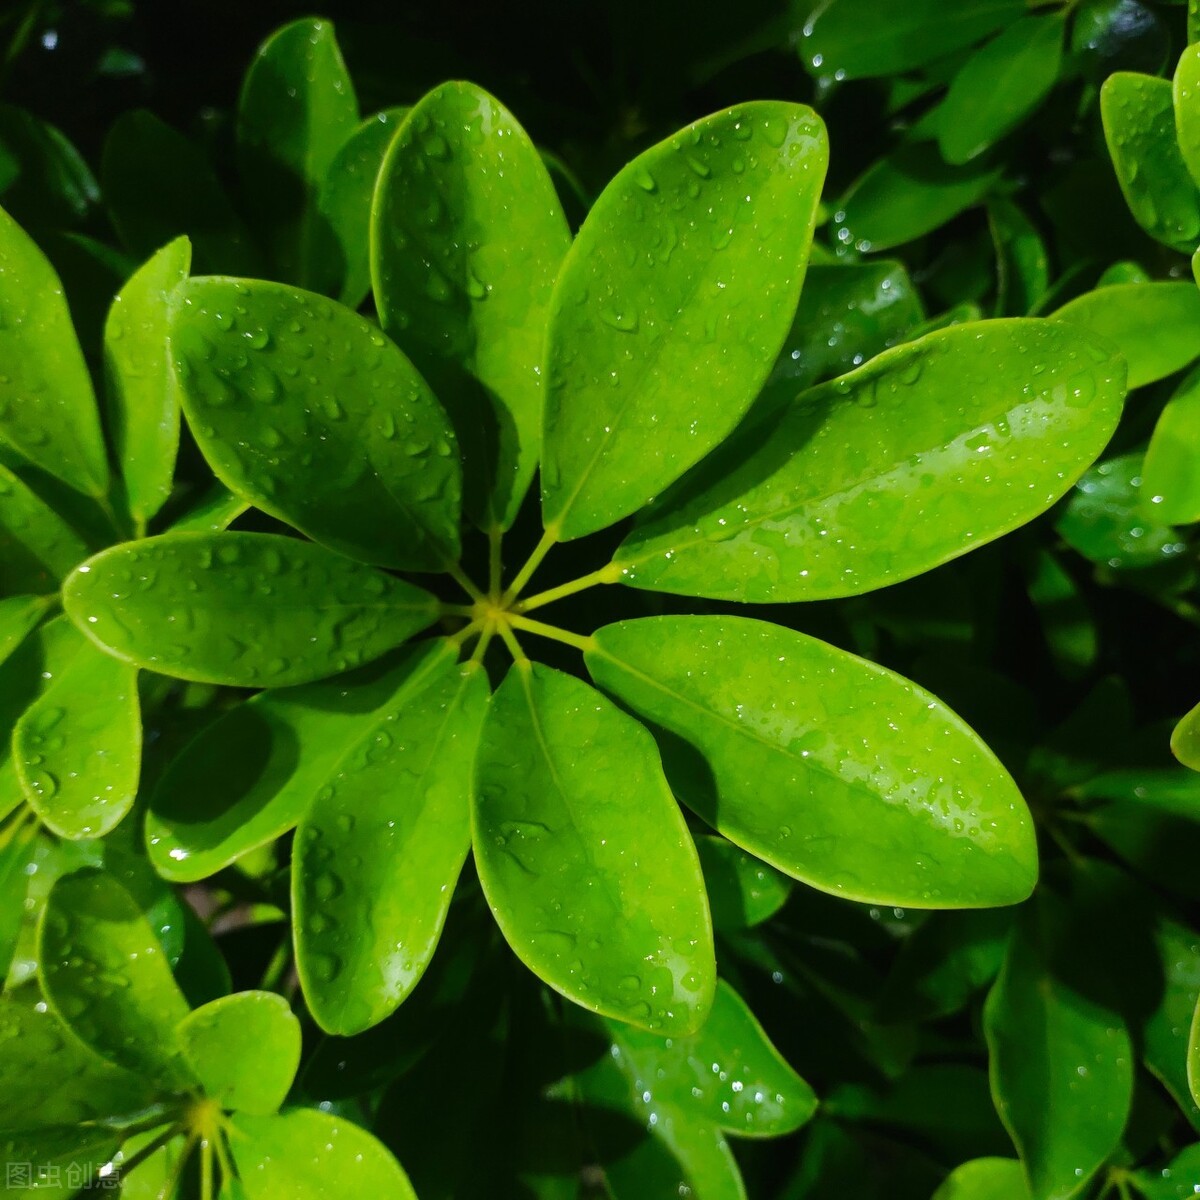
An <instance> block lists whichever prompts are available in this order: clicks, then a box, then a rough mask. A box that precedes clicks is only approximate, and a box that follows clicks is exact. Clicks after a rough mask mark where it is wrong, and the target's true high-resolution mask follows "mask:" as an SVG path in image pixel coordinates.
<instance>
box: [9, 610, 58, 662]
mask: <svg viewBox="0 0 1200 1200" xmlns="http://www.w3.org/2000/svg"><path fill="white" fill-rule="evenodd" d="M52 603H53V599H52V598H51V597H49V596H9V597H8V599H6V600H0V665H2V664H3V663H4V660H5V659H6V658H8V656H9V655H10V654H12V652H13V651H14V650H15V649H16V648H17V647H18V646H19V645H20V644H21V643H22V642H23V641H24V640H25V639H26V638H27V637H28V636H29V634H30V633H32V632H33V630H34V629H35V628H36V627H37V624H38V622H39V621H41V619H42V617H44V616H45V615H46V610H47V609H48V608H49V607H50V605H51V604H52Z"/></svg>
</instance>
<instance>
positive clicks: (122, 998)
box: [38, 871, 192, 1089]
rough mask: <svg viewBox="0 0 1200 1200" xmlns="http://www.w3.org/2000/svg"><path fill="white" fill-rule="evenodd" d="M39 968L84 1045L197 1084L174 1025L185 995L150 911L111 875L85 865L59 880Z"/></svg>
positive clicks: (53, 1001)
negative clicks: (147, 914)
mask: <svg viewBox="0 0 1200 1200" xmlns="http://www.w3.org/2000/svg"><path fill="white" fill-rule="evenodd" d="M38 969H39V975H40V978H41V984H42V990H43V992H44V993H45V996H46V1000H47V1001H48V1002H49V1004H50V1006H51V1007H52V1008H53V1009H54V1011H55V1012H56V1013H57V1014H58V1016H59V1017H60V1019H61V1020H62V1021H63V1023H64V1024H65V1025H66V1026H67V1027H68V1028H69V1029H70V1030H71V1032H72V1033H73V1034H74V1035H75V1036H76V1037H77V1038H79V1040H80V1041H81V1042H83V1044H84V1045H85V1046H88V1047H90V1048H91V1049H92V1050H94V1051H95V1052H96V1053H97V1054H99V1055H100V1056H101V1057H102V1058H105V1059H107V1060H108V1061H109V1062H112V1063H115V1064H116V1065H118V1066H121V1067H125V1068H126V1069H128V1070H130V1071H133V1072H135V1073H137V1074H141V1075H146V1076H147V1077H150V1078H153V1079H155V1080H157V1081H159V1082H160V1083H162V1084H164V1085H166V1086H167V1087H169V1088H172V1089H180V1088H186V1087H188V1086H190V1085H191V1083H192V1074H191V1071H190V1070H189V1068H188V1067H187V1065H186V1064H185V1063H184V1062H183V1061H182V1060H181V1059H180V1056H179V1041H178V1037H177V1035H176V1032H175V1027H176V1026H177V1025H178V1024H179V1022H180V1021H182V1020H183V1018H184V1017H186V1016H187V1013H188V1005H187V1001H186V1000H185V999H184V998H183V993H182V992H181V991H180V990H179V988H178V986H177V985H176V983H175V980H174V979H172V978H171V970H170V967H169V966H168V965H167V961H166V957H165V955H164V954H163V952H162V947H161V946H160V945H159V942H158V939H157V938H156V937H155V936H154V931H153V930H152V929H151V928H150V925H149V923H148V922H147V920H146V918H145V916H143V914H142V912H141V910H140V909H139V908H138V906H137V904H136V903H135V902H134V900H133V898H132V897H131V896H130V895H129V893H128V892H127V891H125V889H124V888H123V887H121V885H120V884H119V883H117V882H116V880H115V879H113V878H112V876H111V875H106V874H104V873H103V872H100V871H79V872H77V873H76V874H74V875H68V876H66V877H64V878H62V879H60V880H59V881H58V882H57V883H56V884H55V885H54V889H53V890H52V891H51V893H50V896H49V899H48V900H47V901H46V908H45V911H44V912H43V914H42V920H41V925H40V927H39V930H38Z"/></svg>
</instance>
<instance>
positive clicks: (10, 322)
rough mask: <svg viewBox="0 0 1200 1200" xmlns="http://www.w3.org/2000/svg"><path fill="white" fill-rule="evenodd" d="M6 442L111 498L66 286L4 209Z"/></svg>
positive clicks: (1, 330) (0, 255) (0, 341)
mask: <svg viewBox="0 0 1200 1200" xmlns="http://www.w3.org/2000/svg"><path fill="white" fill-rule="evenodd" d="M0 266H2V267H3V271H2V272H0V361H2V362H3V363H4V364H5V366H4V371H5V373H4V374H3V375H2V376H0V442H3V443H7V444H8V445H9V446H11V447H12V448H13V449H14V450H16V451H17V452H18V453H19V454H21V455H23V456H24V457H25V458H27V459H28V460H29V461H30V462H32V463H34V464H35V465H36V466H39V467H41V468H42V469H43V470H45V471H49V473H50V474H51V475H53V476H55V478H57V479H61V480H62V481H63V482H64V483H66V484H68V485H69V486H71V487H73V488H75V490H76V491H80V492H83V493H84V494H85V495H89V496H103V495H104V494H105V492H106V491H107V490H108V460H107V458H106V457H105V452H104V439H103V437H102V436H101V433H100V414H99V411H98V410H97V408H96V397H95V394H94V393H93V391H92V381H91V378H90V376H89V375H88V371H87V366H86V365H85V364H84V361H83V354H82V352H81V351H80V349H79V342H78V340H77V339H76V337H75V329H74V327H73V325H72V324H71V314H70V313H69V312H68V311H67V302H66V299H65V298H64V296H63V289H62V284H61V283H60V282H59V279H58V276H57V275H56V274H55V273H54V268H53V267H52V266H51V265H50V263H49V262H48V261H47V260H46V257H45V256H44V255H43V254H42V252H41V251H40V250H39V249H38V248H37V246H35V245H34V243H33V241H32V240H31V239H30V238H29V236H28V235H27V234H26V233H25V232H24V230H22V229H21V227H20V226H19V225H18V224H17V223H16V222H15V221H14V220H13V219H12V218H11V217H10V216H9V215H8V214H7V213H6V212H4V211H3V209H0Z"/></svg>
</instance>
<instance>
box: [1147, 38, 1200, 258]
mask: <svg viewBox="0 0 1200 1200" xmlns="http://www.w3.org/2000/svg"><path fill="white" fill-rule="evenodd" d="M1171 98H1172V102H1173V106H1174V110H1175V136H1176V141H1177V142H1178V143H1179V153H1180V155H1181V156H1182V158H1183V162H1184V165H1185V166H1186V168H1187V170H1188V173H1189V174H1190V175H1191V177H1192V182H1193V183H1194V184H1195V185H1196V187H1198V188H1200V49H1198V48H1197V47H1196V46H1194V45H1193V46H1188V48H1187V49H1186V50H1184V52H1183V53H1182V54H1181V55H1180V56H1179V62H1178V63H1176V64H1175V75H1174V78H1173V80H1172V84H1171ZM1167 153H1169V151H1168V152H1167ZM1152 169H1153V168H1152ZM1158 169H1159V170H1161V169H1162V168H1161V167H1158ZM1195 203H1196V208H1197V210H1198V211H1200V195H1198V196H1197V198H1196V201H1195ZM1197 226H1198V228H1197V233H1198V234H1200V219H1198V221H1197ZM1182 248H1183V249H1185V250H1186V249H1190V247H1187V246H1184V247H1182Z"/></svg>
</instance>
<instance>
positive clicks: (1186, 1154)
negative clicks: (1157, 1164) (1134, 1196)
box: [1130, 1145, 1200, 1200]
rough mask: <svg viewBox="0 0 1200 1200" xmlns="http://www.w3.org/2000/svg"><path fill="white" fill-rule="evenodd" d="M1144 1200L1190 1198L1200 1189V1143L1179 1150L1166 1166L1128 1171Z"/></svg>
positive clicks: (1182, 1199) (1181, 1199)
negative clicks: (1152, 1169) (1151, 1169)
mask: <svg viewBox="0 0 1200 1200" xmlns="http://www.w3.org/2000/svg"><path fill="white" fill-rule="evenodd" d="M1130 1177H1131V1178H1132V1180H1133V1183H1134V1186H1135V1187H1136V1188H1137V1191H1138V1194H1139V1195H1140V1196H1142V1197H1144V1200H1184V1198H1185V1197H1187V1198H1188V1200H1191V1198H1192V1197H1194V1196H1196V1195H1197V1194H1198V1189H1200V1145H1196V1146H1188V1147H1187V1148H1186V1149H1184V1150H1181V1151H1180V1152H1179V1153H1178V1154H1177V1155H1175V1157H1174V1158H1173V1159H1171V1162H1170V1164H1169V1165H1168V1166H1166V1167H1162V1168H1160V1169H1158V1170H1156V1171H1150V1170H1142V1171H1133V1172H1131V1173H1130Z"/></svg>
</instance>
